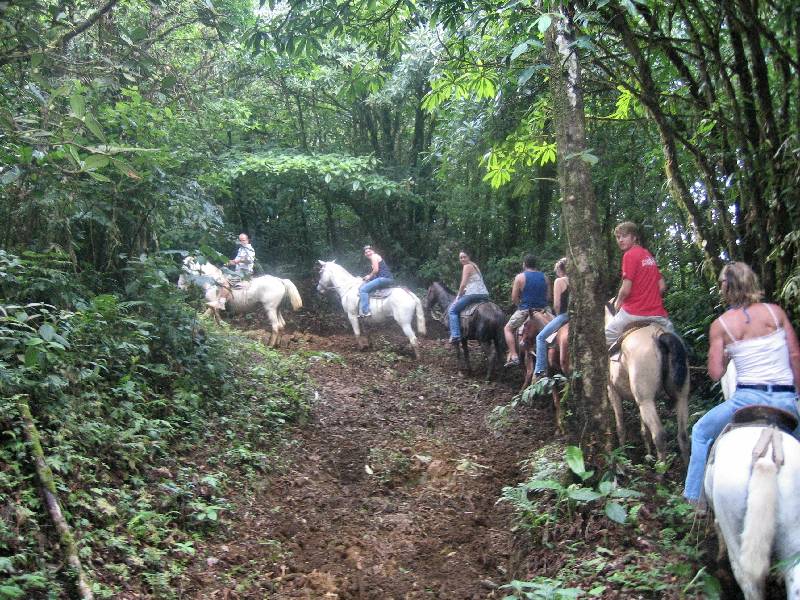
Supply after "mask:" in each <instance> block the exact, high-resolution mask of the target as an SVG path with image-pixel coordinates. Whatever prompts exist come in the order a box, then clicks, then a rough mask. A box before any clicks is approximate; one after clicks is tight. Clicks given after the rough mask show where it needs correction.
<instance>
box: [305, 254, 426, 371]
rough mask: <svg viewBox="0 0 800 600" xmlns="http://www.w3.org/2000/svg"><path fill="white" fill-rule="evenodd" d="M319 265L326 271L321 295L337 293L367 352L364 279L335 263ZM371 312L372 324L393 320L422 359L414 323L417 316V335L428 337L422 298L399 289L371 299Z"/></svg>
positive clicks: (321, 280)
mask: <svg viewBox="0 0 800 600" xmlns="http://www.w3.org/2000/svg"><path fill="white" fill-rule="evenodd" d="M319 264H320V266H321V267H322V270H321V271H320V275H319V284H318V285H317V291H318V292H320V293H324V292H326V291H328V290H335V291H336V293H337V294H339V298H340V299H341V301H342V308H344V312H345V313H346V314H347V318H348V319H349V320H350V325H351V326H352V328H353V333H354V334H355V336H356V341H357V342H358V347H359V348H361V349H363V348H365V347H366V346H367V345H368V342H367V341H366V340H364V339H363V338H362V337H361V327H360V325H359V322H358V288H359V287H360V286H361V284H362V283H364V282H363V280H362V279H361V278H360V277H356V276H354V275H351V274H350V273H348V272H347V270H345V269H344V267H342V266H340V265H337V264H336V263H335V262H334V261H331V262H325V261H322V260H321V261H319ZM369 308H370V312H372V316H371V317H369V320H370V322H372V323H382V322H383V321H385V320H387V319H388V318H389V317H392V318H393V319H394V320H395V321H396V322H397V324H398V325H400V327H401V328H402V329H403V333H405V334H406V337H408V341H409V342H410V343H411V349H412V350H413V351H414V356H415V357H417V358H419V345H418V344H417V336H416V335H415V334H414V329H413V328H412V327H411V322H412V320H413V319H414V316H415V315H416V317H417V331H418V332H419V333H420V335H425V315H424V313H423V310H422V302H420V300H419V298H417V297H416V296H415V295H414V294H413V293H411V292H410V291H408V290H407V289H405V288H400V287H395V288H392V289H391V290H390V291H389V293H388V296H387V297H386V298H380V299H378V298H370V300H369Z"/></svg>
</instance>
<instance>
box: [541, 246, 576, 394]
mask: <svg viewBox="0 0 800 600" xmlns="http://www.w3.org/2000/svg"><path fill="white" fill-rule="evenodd" d="M553 271H554V273H555V274H556V280H555V281H554V282H553V312H555V313H556V316H555V317H554V318H553V320H552V321H550V322H549V323H548V324H547V325H545V326H544V327H543V328H542V330H541V331H540V332H539V333H538V334H537V336H536V365H535V366H534V367H533V375H534V377H536V378H537V379H538V378H539V377H541V376H542V375H544V372H545V371H546V370H547V338H549V337H550V336H551V335H553V334H554V333H555V332H556V331H558V330H559V329H561V326H562V325H564V324H565V323H567V322H568V321H569V311H568V306H567V305H568V304H569V278H568V277H567V258H566V257H564V258H559V259H558V261H557V262H556V264H555V266H554V267H553Z"/></svg>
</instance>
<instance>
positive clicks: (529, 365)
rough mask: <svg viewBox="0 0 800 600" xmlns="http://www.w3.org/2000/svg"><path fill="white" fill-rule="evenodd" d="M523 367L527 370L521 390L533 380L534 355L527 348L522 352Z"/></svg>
mask: <svg viewBox="0 0 800 600" xmlns="http://www.w3.org/2000/svg"><path fill="white" fill-rule="evenodd" d="M522 361H523V369H524V371H525V380H524V381H523V382H522V388H521V389H520V390H519V391H520V392H524V391H525V390H526V389H527V387H528V386H529V385H530V384H531V382H532V381H533V356H532V355H531V353H530V352H528V351H527V350H523V352H522Z"/></svg>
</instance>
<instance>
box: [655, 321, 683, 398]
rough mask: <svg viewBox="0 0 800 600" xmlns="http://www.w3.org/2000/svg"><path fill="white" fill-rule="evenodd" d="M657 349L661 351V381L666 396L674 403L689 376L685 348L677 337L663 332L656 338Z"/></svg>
mask: <svg viewBox="0 0 800 600" xmlns="http://www.w3.org/2000/svg"><path fill="white" fill-rule="evenodd" d="M658 347H659V348H660V350H661V380H662V381H663V382H664V389H665V390H666V391H667V395H668V396H669V397H670V399H671V400H672V401H673V402H674V401H676V400H677V399H678V396H679V395H680V390H681V388H683V385H684V383H686V378H687V377H688V376H689V369H688V356H687V353H686V346H684V345H683V341H682V340H681V338H679V337H678V336H677V335H675V334H674V333H669V332H665V333H662V334H661V335H660V336H658Z"/></svg>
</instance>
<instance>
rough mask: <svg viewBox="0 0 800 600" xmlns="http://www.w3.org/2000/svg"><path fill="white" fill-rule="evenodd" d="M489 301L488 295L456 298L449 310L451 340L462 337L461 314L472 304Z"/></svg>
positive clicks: (469, 295)
mask: <svg viewBox="0 0 800 600" xmlns="http://www.w3.org/2000/svg"><path fill="white" fill-rule="evenodd" d="M487 300H489V296H488V295H487V294H467V295H465V296H461V297H460V298H456V300H455V302H453V303H452V304H451V305H450V308H449V309H448V310H447V316H448V318H449V320H450V339H454V338H460V337H461V318H460V316H459V313H461V311H462V310H464V309H465V308H467V307H468V306H469V305H470V304H475V303H477V302H486V301H487Z"/></svg>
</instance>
